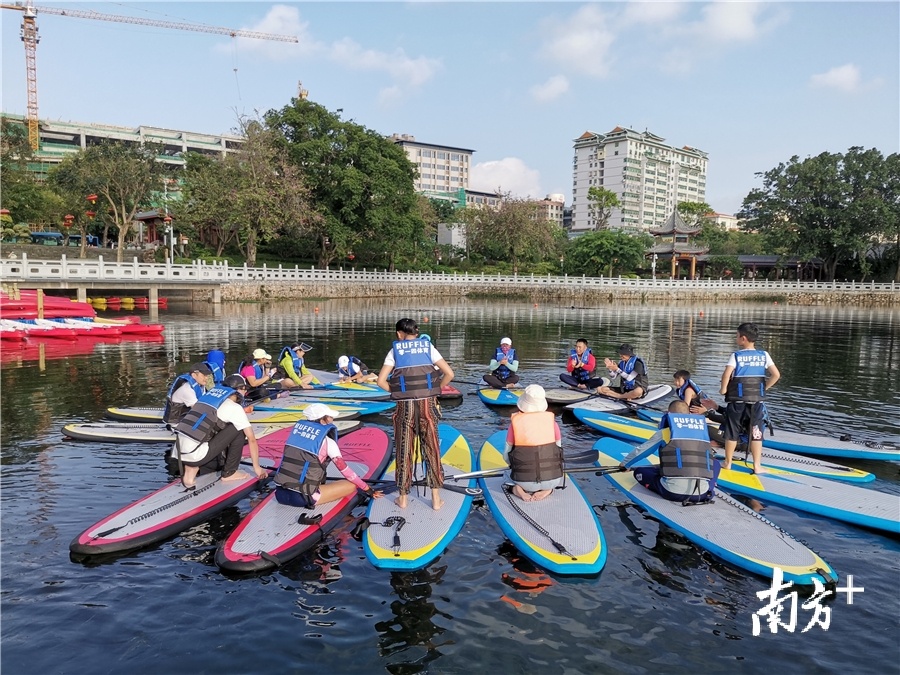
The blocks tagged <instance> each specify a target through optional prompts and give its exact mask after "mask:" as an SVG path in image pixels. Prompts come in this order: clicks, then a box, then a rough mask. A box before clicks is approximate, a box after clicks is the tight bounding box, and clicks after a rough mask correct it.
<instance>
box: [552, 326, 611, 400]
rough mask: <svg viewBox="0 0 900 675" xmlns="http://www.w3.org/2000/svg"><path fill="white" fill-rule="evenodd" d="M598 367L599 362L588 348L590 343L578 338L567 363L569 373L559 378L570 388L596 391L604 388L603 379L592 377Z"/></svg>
mask: <svg viewBox="0 0 900 675" xmlns="http://www.w3.org/2000/svg"><path fill="white" fill-rule="evenodd" d="M596 367H597V360H596V359H595V358H594V355H593V354H592V353H591V350H590V349H589V348H588V341H587V340H585V339H584V338H578V339H577V340H576V341H575V349H573V350H572V351H571V352H570V353H569V359H568V360H567V361H566V370H567V371H568V372H566V373H563V374H562V375H560V376H559V379H560V380H562V381H563V382H565V383H566V384H567V385H569V386H570V387H575V388H577V389H596V388H597V387H601V386H603V378H602V377H591V376H592V375H593V373H594V369H595V368H596Z"/></svg>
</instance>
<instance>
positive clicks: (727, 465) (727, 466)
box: [722, 462, 731, 471]
mask: <svg viewBox="0 0 900 675" xmlns="http://www.w3.org/2000/svg"><path fill="white" fill-rule="evenodd" d="M722 471H731V464H725V463H724V462H723V463H722Z"/></svg>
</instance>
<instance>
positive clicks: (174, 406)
mask: <svg viewBox="0 0 900 675" xmlns="http://www.w3.org/2000/svg"><path fill="white" fill-rule="evenodd" d="M185 384H187V385H189V386H190V387H191V389H193V390H194V394H195V395H196V396H197V398H198V399H199V398H200V397H201V396H203V394H205V393H206V390H205V389H204V388H203V385H202V384H200V383H199V382H197V380H195V379H194V378H193V377H191V374H190V373H184V374H182V375H179V376H178V377H176V378H175V381H174V382H172V386H171V387H169V392H168V393H167V394H166V404H165V406H163V422H165V423H166V424H173V423H177V422H180V421H181V418H182V417H184V416H185V414H186V413H187V411H188V410H190V406H187V405H185V404H184V403H176V402H175V401H173V400H172V395H173V394H174V393H175V392H176V391H178V390H179V389H181V387H182V386H184V385H185Z"/></svg>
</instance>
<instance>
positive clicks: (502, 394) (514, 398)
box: [478, 388, 525, 406]
mask: <svg viewBox="0 0 900 675" xmlns="http://www.w3.org/2000/svg"><path fill="white" fill-rule="evenodd" d="M524 391H525V390H524V389H491V388H484V389H479V390H478V398H480V399H481V400H482V401H483V402H484V403H485V405H492V406H493V405H496V406H512V405H515V404H516V403H517V402H518V400H519V397H520V396H521V395H522V394H523V393H524Z"/></svg>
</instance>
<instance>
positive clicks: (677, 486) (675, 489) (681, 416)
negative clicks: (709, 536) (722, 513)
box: [619, 401, 719, 505]
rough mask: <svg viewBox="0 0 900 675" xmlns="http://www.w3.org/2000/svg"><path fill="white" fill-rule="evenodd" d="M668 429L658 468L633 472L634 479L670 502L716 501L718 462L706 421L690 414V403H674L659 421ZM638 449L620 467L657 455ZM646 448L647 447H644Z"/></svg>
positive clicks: (651, 467)
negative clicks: (710, 441) (667, 439)
mask: <svg viewBox="0 0 900 675" xmlns="http://www.w3.org/2000/svg"><path fill="white" fill-rule="evenodd" d="M659 428H660V429H669V434H670V436H669V442H668V443H667V444H666V445H664V446H663V447H661V448H660V449H659V466H641V467H638V468H636V469H634V479H635V480H636V481H637V482H638V483H640V484H641V485H643V486H644V487H645V488H647V489H648V490H652V491H653V492H656V493H657V494H658V495H660V496H661V497H664V498H666V499H668V500H670V501H674V502H682V503H683V504H685V505H688V504H701V503H704V502H709V501H712V500H713V499H714V498H715V487H716V479H717V478H718V476H719V461H718V460H717V459H714V458H713V455H712V450H711V447H710V444H709V435H708V434H707V431H706V418H705V417H704V416H703V415H694V414H691V412H690V409H689V408H688V406H687V403H685V402H684V401H672V403H670V404H669V412H667V413H666V414H665V415H663V417H662V419H661V420H660V421H659ZM656 445H657V444H655V443H654V444H653V445H652V446H651V447H650V448H649V449H642V446H638V447H636V448H635V449H634V450H632V451H631V452H630V453H629V454H628V455H626V457H625V459H623V460H622V462H621V464H620V465H619V466H621V467H630V466H632V465H634V464H635V463H637V462H638V461H640V460H642V459H644V458H645V457H647V456H649V455H651V454H653V452H655V451H656ZM645 446H646V444H645Z"/></svg>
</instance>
